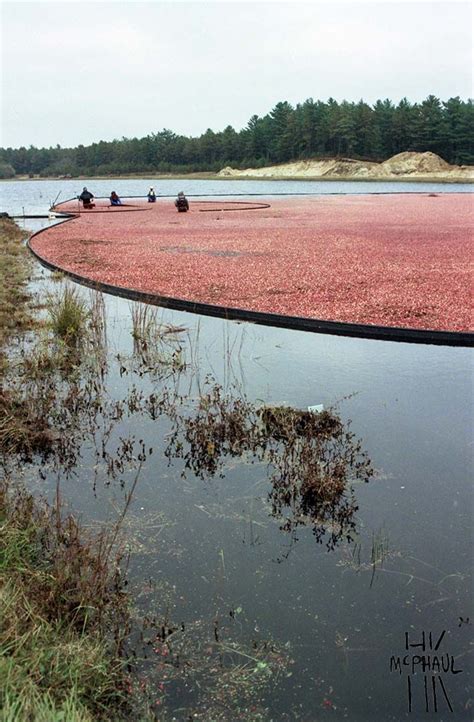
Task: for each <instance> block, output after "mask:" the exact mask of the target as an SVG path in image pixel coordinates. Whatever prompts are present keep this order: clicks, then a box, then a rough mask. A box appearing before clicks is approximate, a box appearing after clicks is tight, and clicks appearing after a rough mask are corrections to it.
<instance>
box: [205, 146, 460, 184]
mask: <svg viewBox="0 0 474 722" xmlns="http://www.w3.org/2000/svg"><path fill="white" fill-rule="evenodd" d="M218 175H219V176H221V177H225V178H237V177H240V178H241V177H249V176H250V177H254V178H305V177H306V178H341V179H342V178H344V179H363V178H368V179H370V178H372V179H377V178H381V179H385V178H386V179H390V178H397V179H409V178H420V179H421V180H423V179H424V180H429V179H434V180H459V181H472V180H474V167H473V166H459V165H450V164H449V163H447V162H446V161H445V160H443V159H442V158H440V157H439V155H436V153H431V152H426V153H416V152H412V151H406V152H404V153H398V154H397V155H394V156H393V157H392V158H389V159H388V160H386V161H384V162H383V163H374V162H371V161H361V160H353V159H352V158H338V159H336V158H331V159H328V160H300V161H294V162H292V163H283V164H281V165H274V166H268V167H267V168H246V169H245V170H236V169H235V168H231V167H230V166H227V167H226V168H223V169H222V170H221V171H220V172H219V174H218Z"/></svg>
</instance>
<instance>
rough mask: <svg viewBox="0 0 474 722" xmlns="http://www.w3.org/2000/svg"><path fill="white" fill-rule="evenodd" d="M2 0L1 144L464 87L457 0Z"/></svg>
mask: <svg viewBox="0 0 474 722" xmlns="http://www.w3.org/2000/svg"><path fill="white" fill-rule="evenodd" d="M0 5H1V12H2V54H1V59H2V118H1V121H2V123H1V125H2V135H1V138H0V145H1V146H3V147H7V146H12V147H19V146H21V145H25V146H28V145H30V144H31V145H35V146H38V147H42V146H46V147H47V146H50V145H56V144H57V143H59V144H60V145H62V146H76V145H78V144H79V143H83V144H88V143H92V142H94V141H98V140H112V139H114V138H121V137H123V136H125V137H142V136H144V135H147V134H149V133H152V132H157V131H159V130H162V129H163V128H170V129H171V130H173V131H175V132H176V133H181V134H184V135H192V136H196V135H200V134H201V133H203V132H205V131H206V129H207V128H209V127H210V128H212V129H213V130H215V131H219V130H223V129H224V128H225V127H226V126H227V125H232V126H233V127H234V128H235V129H236V130H240V129H241V128H242V127H244V126H245V125H246V124H247V122H248V120H249V118H250V117H251V115H253V114H255V113H256V114H257V115H265V114H266V113H268V112H269V111H270V110H271V109H272V107H273V106H274V105H275V104H276V103H277V102H279V101H281V100H288V101H289V102H290V103H292V104H293V105H295V104H296V103H298V102H302V101H304V100H305V99H306V98H309V97H312V98H314V99H315V100H316V99H321V100H327V99H328V98H329V97H331V96H332V97H333V98H335V99H336V100H338V101H341V100H343V99H347V100H351V101H352V100H354V101H358V100H359V99H360V98H363V99H364V100H366V101H367V102H369V103H373V102H374V101H375V100H377V99H378V98H382V99H383V98H387V97H388V98H390V99H392V100H393V101H394V102H398V101H399V100H400V99H401V98H402V97H403V96H406V97H408V99H409V100H411V101H420V100H423V99H424V98H426V96H427V95H429V94H430V93H432V94H434V95H437V96H438V97H440V98H441V99H444V100H446V99H448V98H449V97H452V96H456V95H459V96H461V97H462V98H468V97H470V96H471V95H472V75H471V63H472V56H471V47H472V5H471V3H468V2H457V1H456V0H455V1H454V2H453V0H451V1H450V2H431V1H430V0H426V1H424V2H423V1H422V2H414V1H413V0H405V1H398V2H384V1H383V0H374V1H372V2H358V1H356V0H353V1H351V2H338V1H337V0H328V1H325V0H321V1H320V2H314V1H313V2H297V1H293V2H291V3H286V2H258V3H257V2H227V1H226V0H220V1H219V2H208V1H207V0H201V1H196V2H180V1H177V0H174V1H173V2H161V1H160V0H150V1H149V2H140V1H136V0H129V1H128V2H117V1H116V0H109V1H108V2H88V1H87V0H82V2H75V1H66V0H64V1H63V2H43V1H42V0H40V1H38V2H23V1H22V0H14V1H7V2H5V1H3V2H2V1H1V0H0Z"/></svg>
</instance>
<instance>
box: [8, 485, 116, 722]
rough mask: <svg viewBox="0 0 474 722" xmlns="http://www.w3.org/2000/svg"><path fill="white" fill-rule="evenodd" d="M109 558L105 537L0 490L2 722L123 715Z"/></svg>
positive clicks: (17, 492)
mask: <svg viewBox="0 0 474 722" xmlns="http://www.w3.org/2000/svg"><path fill="white" fill-rule="evenodd" d="M108 549H109V547H108V545H107V540H106V539H105V538H104V537H102V538H100V539H95V540H92V539H87V537H86V535H85V534H84V532H83V530H81V528H80V527H79V525H78V523H77V522H76V520H75V519H74V518H73V517H72V516H63V515H62V514H61V509H60V507H56V508H55V509H52V508H50V507H49V506H48V505H47V504H46V503H40V502H38V501H37V500H35V499H34V498H33V497H32V496H31V494H29V493H27V492H26V491H24V490H21V489H20V488H18V487H15V486H14V485H13V484H11V483H9V482H7V481H2V482H1V484H0V679H1V680H2V686H1V689H0V708H1V709H2V712H1V713H0V719H1V720H3V721H4V722H7V721H10V720H11V722H13V721H15V722H22V721H23V720H44V721H45V722H54V721H55V720H57V721H58V722H59V720H67V721H68V722H76V720H77V722H79V721H80V722H86V721H89V720H102V719H104V720H106V719H107V720H109V719H122V718H123V717H125V716H126V715H127V716H128V712H129V710H128V702H127V698H126V694H125V692H124V686H125V667H124V661H123V660H122V659H121V657H120V654H119V649H118V648H117V645H118V643H119V640H120V638H121V631H122V625H123V623H124V621H125V620H126V618H127V600H126V597H125V596H124V595H123V594H122V592H121V588H120V577H119V575H118V573H117V571H116V568H115V566H114V565H112V564H111V563H110V562H111V560H110V559H109V556H108V554H107V551H108ZM112 629H114V630H115V640H114V635H112V634H111V633H110V630H112ZM106 630H107V631H106Z"/></svg>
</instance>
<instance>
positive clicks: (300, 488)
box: [166, 385, 373, 549]
mask: <svg viewBox="0 0 474 722" xmlns="http://www.w3.org/2000/svg"><path fill="white" fill-rule="evenodd" d="M248 453H250V454H252V455H253V456H254V457H255V458H256V459H257V460H259V461H265V462H266V463H267V464H268V468H269V479H270V482H271V485H272V488H271V491H270V493H269V498H270V501H271V505H272V513H273V515H274V516H275V517H276V518H278V519H280V520H281V522H282V525H281V528H282V529H284V530H285V531H289V532H292V533H293V532H294V531H295V529H296V528H297V527H298V526H301V525H306V526H308V525H310V526H311V527H312V529H313V533H314V535H315V537H316V540H317V541H318V542H321V541H322V539H323V537H324V536H325V535H326V534H328V537H327V538H326V545H327V547H328V548H329V549H332V548H334V546H335V545H336V544H337V542H338V541H339V540H341V539H347V540H351V538H352V533H353V530H354V528H355V522H354V520H353V515H354V512H355V511H356V510H357V504H356V501H355V497H354V494H353V490H352V486H351V483H352V482H354V481H356V480H357V479H359V480H363V481H368V480H369V479H370V477H371V476H372V475H373V470H372V466H371V463H370V460H369V459H368V457H367V454H366V453H365V452H363V451H362V446H361V442H360V441H359V440H357V439H356V438H355V436H354V434H353V433H352V432H351V431H350V430H349V428H348V426H347V425H346V426H345V425H344V424H343V423H342V421H341V419H340V418H339V417H338V416H337V414H336V413H335V412H334V411H323V412H321V413H319V414H314V413H310V412H306V411H300V410H298V409H291V408H287V407H259V406H257V405H255V404H252V403H250V402H249V401H247V400H246V399H245V398H243V397H242V396H241V395H240V396H237V397H234V396H232V395H231V394H224V393H223V390H222V388H221V387H220V386H219V385H214V386H212V387H211V388H210V389H209V391H208V392H207V393H205V394H202V395H201V396H200V397H199V399H198V401H197V404H196V409H195V410H194V411H192V412H191V413H190V414H189V415H188V416H185V415H182V416H181V417H180V419H179V423H177V424H176V426H175V429H174V433H173V435H172V437H171V439H170V443H169V445H168V448H167V450H166V454H167V455H168V457H175V456H178V457H181V458H183V459H184V462H185V467H186V468H188V469H191V470H192V471H193V472H194V473H195V474H196V475H197V476H200V477H201V478H204V476H214V475H215V474H217V473H220V474H221V475H222V466H223V460H224V459H225V458H226V457H228V456H231V457H236V456H238V457H241V456H242V455H243V454H248Z"/></svg>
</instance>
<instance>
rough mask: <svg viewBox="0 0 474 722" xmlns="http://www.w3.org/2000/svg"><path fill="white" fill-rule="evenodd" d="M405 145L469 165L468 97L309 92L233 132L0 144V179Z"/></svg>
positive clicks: (390, 150) (374, 153) (248, 161)
mask: <svg viewBox="0 0 474 722" xmlns="http://www.w3.org/2000/svg"><path fill="white" fill-rule="evenodd" d="M406 150H411V151H421V152H423V151H432V152H433V153H437V154H438V155H440V156H441V157H442V158H444V159H445V160H447V161H448V162H449V163H456V164H461V165H462V164H466V165H469V164H472V163H474V113H473V101H472V99H469V100H467V101H464V100H461V99H460V98H459V97H455V98H450V99H449V100H446V101H441V100H440V99H439V98H437V97H435V96H434V95H429V96H428V97H427V98H426V100H423V101H422V102H421V103H410V102H409V101H408V100H407V99H406V98H403V99H402V100H401V101H400V102H399V103H398V105H395V104H394V103H392V101H391V100H389V99H386V100H377V102H376V103H375V104H374V105H372V106H371V105H369V104H367V103H366V102H364V101H363V100H360V101H359V102H358V103H354V102H348V101H346V100H344V101H342V102H340V103H338V102H337V101H336V100H334V99H333V98H329V100H328V101H326V102H324V101H321V100H316V101H315V100H313V98H308V99H307V100H305V101H304V102H303V103H298V104H297V105H296V107H293V106H292V105H291V104H290V103H288V102H287V101H282V102H279V103H277V104H276V105H275V107H274V108H273V109H272V110H271V111H270V112H269V113H268V114H267V115H265V116H263V117H259V116H258V115H253V116H252V117H251V118H250V120H249V122H248V124H247V126H246V127H245V128H243V129H242V130H240V131H239V132H237V131H236V130H234V128H233V127H232V126H231V125H228V126H227V127H226V128H225V129H224V130H223V131H220V132H214V131H213V130H211V129H210V128H209V129H208V130H206V132H205V133H203V134H202V135H200V136H199V137H187V136H183V135H177V134H176V133H174V132H173V131H171V130H168V129H164V130H161V131H159V132H156V133H150V134H149V135H147V136H146V137H144V138H122V139H121V140H113V141H100V142H98V143H92V144H91V145H87V146H84V145H79V146H77V147H76V148H61V146H59V145H57V146H56V147H55V148H35V147H34V146H30V147H29V148H25V147H21V148H0V177H3V178H8V177H14V176H15V175H30V176H34V175H40V176H44V177H47V176H58V175H63V176H64V175H71V176H76V175H86V176H93V175H115V174H127V173H190V172H199V171H211V172H216V171H218V170H220V169H221V168H223V167H224V166H227V165H230V166H233V167H234V168H246V167H254V168H259V167H263V166H266V165H269V164H277V163H285V162H287V161H293V160H302V159H308V158H325V157H326V158H327V157H339V158H340V157H350V158H356V159H361V160H372V161H383V160H386V159H387V158H390V157H391V156H393V155H395V154H396V153H400V152H402V151H406Z"/></svg>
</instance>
